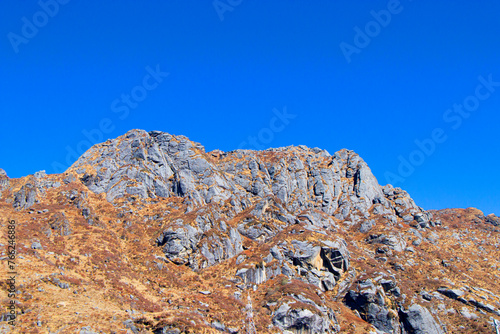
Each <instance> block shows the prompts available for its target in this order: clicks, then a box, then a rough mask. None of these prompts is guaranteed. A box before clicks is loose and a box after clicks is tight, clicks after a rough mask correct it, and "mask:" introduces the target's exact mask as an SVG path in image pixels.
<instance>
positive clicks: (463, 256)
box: [0, 130, 500, 334]
mask: <svg viewBox="0 0 500 334" xmlns="http://www.w3.org/2000/svg"><path fill="white" fill-rule="evenodd" d="M0 214H1V217H2V220H1V221H0V224H1V225H2V226H1V233H0V234H1V235H2V239H1V240H0V243H1V245H0V246H2V254H1V259H3V260H7V259H8V255H9V254H8V240H9V239H8V236H9V228H8V225H9V224H10V225H12V224H13V223H12V221H14V222H15V226H16V228H15V230H16V238H17V239H16V240H17V245H16V247H17V252H18V254H17V257H16V259H15V263H16V269H17V280H16V284H17V285H16V289H17V290H16V296H15V299H14V300H15V303H16V304H15V305H16V312H17V318H16V321H15V326H14V327H13V326H12V325H11V324H9V323H8V321H9V319H10V317H9V312H6V313H3V314H0V320H2V321H0V332H2V333H3V332H5V333H28V332H30V333H377V334H378V333H398V334H399V333H400V334H402V333H408V334H409V333H494V331H495V323H494V320H493V319H499V318H500V293H499V291H500V284H499V283H498V279H499V278H500V260H499V255H500V254H499V252H498V247H499V244H500V238H499V233H498V232H499V231H500V227H499V224H500V218H498V217H496V216H494V215H489V216H485V215H484V214H483V213H482V212H480V211H479V210H477V209H473V208H469V209H444V210H440V211H425V210H423V209H422V208H420V207H419V206H417V205H416V204H415V202H414V201H413V200H412V199H411V197H410V196H409V195H408V193H407V192H405V191H404V190H402V189H400V188H394V187H392V186H390V185H386V186H381V185H379V184H378V182H377V180H376V178H375V177H374V175H373V174H372V172H371V171H370V168H369V167H368V166H367V164H366V163H365V162H364V161H363V160H362V159H361V158H360V157H359V156H358V155H357V154H356V153H354V152H352V151H349V150H340V151H338V152H336V153H334V154H333V155H331V154H330V153H328V152H327V151H325V150H321V149H318V148H308V147H305V146H297V147H295V146H290V147H284V148H276V149H268V150H264V151H251V150H236V151H231V152H222V151H212V152H205V149H204V147H203V146H202V145H201V144H198V143H195V142H192V141H190V140H189V139H188V138H186V137H184V136H174V135H170V134H167V133H164V132H159V131H152V132H146V131H142V130H132V131H129V132H128V133H126V134H125V135H123V136H121V137H118V138H116V139H114V140H108V141H106V142H104V143H101V144H98V145H95V146H93V147H92V148H91V149H89V150H88V151H87V152H86V153H85V154H83V155H82V156H81V157H80V158H79V159H78V160H77V161H76V162H75V163H74V164H73V165H72V166H71V167H70V168H69V169H68V170H67V171H66V172H65V173H62V174H52V175H47V174H45V172H43V171H41V172H37V173H35V174H34V175H30V176H27V177H23V178H18V179H12V178H9V177H8V176H7V175H6V173H5V172H3V171H2V172H1V173H0ZM4 262H6V261H2V263H4ZM5 268H7V265H6V264H4V266H3V268H2V270H4V269H5ZM4 277H7V270H5V274H4ZM10 286H11V285H9V283H8V282H7V281H6V280H2V281H1V289H0V300H1V303H2V305H4V306H5V307H7V306H9V305H10V304H9V303H11V300H13V298H11V297H12V296H9V289H10Z"/></svg>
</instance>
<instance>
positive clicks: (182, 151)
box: [70, 130, 425, 222]
mask: <svg viewBox="0 0 500 334" xmlns="http://www.w3.org/2000/svg"><path fill="white" fill-rule="evenodd" d="M70 170H71V171H75V172H76V173H78V174H79V175H80V179H81V181H82V182H83V183H84V184H85V185H86V186H87V187H88V188H89V189H90V190H92V191H93V192H95V193H103V192H104V193H106V198H107V199H108V200H109V201H113V200H114V199H116V198H121V197H123V196H127V195H130V196H138V197H140V198H150V197H151V198H155V197H170V196H181V197H186V198H187V199H189V203H192V205H194V206H200V205H205V204H207V203H213V202H220V201H224V200H227V199H230V198H231V199H233V200H232V202H233V203H234V205H235V206H241V205H245V204H244V202H245V200H246V199H250V198H255V197H258V198H266V197H267V196H275V197H276V198H277V199H278V200H280V201H281V203H283V205H285V206H286V207H287V209H288V211H290V212H292V213H298V212H300V211H302V210H306V209H310V208H316V209H319V210H321V211H323V212H325V213H327V214H329V215H331V216H334V217H336V218H337V219H340V220H346V219H348V220H350V221H352V222H357V221H359V220H360V217H369V216H370V209H371V208H372V206H374V205H376V206H377V207H378V209H377V210H375V213H376V214H381V215H386V216H391V215H394V214H397V215H398V216H399V217H405V216H406V215H410V216H411V217H412V219H413V216H412V215H417V214H418V213H422V215H421V216H422V217H423V216H425V213H424V211H423V210H422V209H421V208H419V207H418V206H416V205H415V203H414V202H413V200H412V199H411V198H410V197H409V196H408V194H407V193H406V192H404V191H402V190H401V189H399V188H392V187H381V186H380V185H379V184H378V182H377V180H376V178H375V177H374V176H373V174H372V172H371V171H370V169H369V167H368V166H367V164H366V163H365V162H364V161H363V160H362V159H361V158H360V157H359V156H358V155H357V154H355V153H354V152H352V151H348V150H341V151H339V152H337V153H335V154H334V155H330V154H329V153H328V152H326V151H324V150H320V149H309V148H307V147H304V146H299V147H285V148H278V149H269V150H266V151H249V150H236V151H232V152H227V153H224V152H220V151H214V152H211V153H206V152H205V149H204V147H203V146H202V145H200V144H198V143H194V142H191V141H190V140H188V139H187V138H186V137H183V136H173V135H170V134H167V133H163V132H158V131H152V132H149V133H148V132H145V131H143V130H132V131H129V132H128V133H127V134H125V135H123V136H121V137H119V138H117V139H115V140H108V141H107V142H105V143H102V144H98V145H94V146H93V147H92V148H91V149H90V150H89V151H87V152H86V153H85V154H84V155H82V156H81V157H80V158H79V159H78V160H77V161H76V162H75V163H74V164H73V165H72V166H71V167H70ZM421 216H418V217H421ZM395 217H396V216H394V218H393V219H396V218H395Z"/></svg>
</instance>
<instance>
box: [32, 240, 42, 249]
mask: <svg viewBox="0 0 500 334" xmlns="http://www.w3.org/2000/svg"><path fill="white" fill-rule="evenodd" d="M31 249H43V247H42V245H41V244H40V243H39V242H38V241H34V242H33V243H31Z"/></svg>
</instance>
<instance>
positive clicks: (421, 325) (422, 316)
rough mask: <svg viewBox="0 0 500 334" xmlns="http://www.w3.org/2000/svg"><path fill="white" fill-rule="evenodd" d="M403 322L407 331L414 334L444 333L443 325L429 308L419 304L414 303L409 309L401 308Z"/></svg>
mask: <svg viewBox="0 0 500 334" xmlns="http://www.w3.org/2000/svg"><path fill="white" fill-rule="evenodd" d="M399 313H400V318H401V322H402V324H403V326H404V329H405V330H406V332H407V333H414V334H428V333H433V334H444V333H445V332H444V331H443V329H442V327H441V326H440V325H439V324H438V323H437V322H436V320H434V318H433V317H432V315H431V313H430V312H429V310H427V309H426V308H425V307H422V306H421V305H418V304H413V305H411V306H410V308H409V309H408V310H404V309H401V310H400V312H399Z"/></svg>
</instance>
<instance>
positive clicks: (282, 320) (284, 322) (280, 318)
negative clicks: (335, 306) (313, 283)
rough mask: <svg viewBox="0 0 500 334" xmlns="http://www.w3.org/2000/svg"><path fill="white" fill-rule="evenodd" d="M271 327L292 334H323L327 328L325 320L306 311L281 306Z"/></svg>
mask: <svg viewBox="0 0 500 334" xmlns="http://www.w3.org/2000/svg"><path fill="white" fill-rule="evenodd" d="M318 313H319V312H318ZM273 325H275V326H277V327H279V328H280V329H282V330H290V331H294V332H298V333H301V332H309V333H325V332H326V330H327V329H328V327H329V324H328V322H327V321H326V319H324V318H323V317H321V316H320V315H318V314H315V313H313V312H311V311H310V310H308V309H292V308H291V307H290V306H289V304H288V303H284V304H282V305H281V306H280V307H279V308H278V309H277V310H276V312H275V313H274V315H273Z"/></svg>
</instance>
